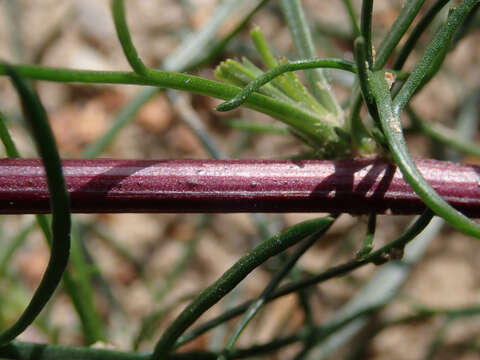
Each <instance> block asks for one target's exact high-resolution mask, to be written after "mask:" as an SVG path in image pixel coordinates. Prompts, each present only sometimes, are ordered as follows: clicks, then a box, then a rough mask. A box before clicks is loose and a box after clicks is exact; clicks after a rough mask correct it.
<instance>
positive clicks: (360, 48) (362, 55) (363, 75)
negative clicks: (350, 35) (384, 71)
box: [354, 37, 378, 121]
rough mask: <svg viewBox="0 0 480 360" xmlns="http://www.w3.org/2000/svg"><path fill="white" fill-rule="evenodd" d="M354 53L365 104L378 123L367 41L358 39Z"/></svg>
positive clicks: (361, 38)
mask: <svg viewBox="0 0 480 360" xmlns="http://www.w3.org/2000/svg"><path fill="white" fill-rule="evenodd" d="M354 53H355V62H356V63H357V69H358V70H357V71H358V82H359V84H360V89H361V91H362V96H363V99H364V100H365V104H367V108H368V112H369V113H370V116H371V117H372V118H373V119H375V120H377V121H378V113H377V108H376V106H375V101H374V100H373V94H372V91H371V90H370V87H369V86H368V79H369V76H370V75H369V69H368V66H369V65H368V64H369V62H368V61H367V53H368V51H367V48H366V41H365V39H364V38H363V37H358V38H356V39H355V42H354Z"/></svg>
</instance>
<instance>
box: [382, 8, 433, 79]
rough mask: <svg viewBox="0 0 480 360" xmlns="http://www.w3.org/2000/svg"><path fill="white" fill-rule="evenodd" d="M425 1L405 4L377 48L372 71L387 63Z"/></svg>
mask: <svg viewBox="0 0 480 360" xmlns="http://www.w3.org/2000/svg"><path fill="white" fill-rule="evenodd" d="M424 3H425V0H411V1H407V2H405V4H404V6H403V7H402V11H401V12H400V14H399V15H398V18H397V19H396V20H395V22H394V23H393V25H392V27H391V28H390V30H389V31H388V33H387V35H386V36H385V38H384V39H383V40H382V42H381V43H380V45H379V47H378V51H377V54H376V56H375V63H374V64H373V69H374V70H379V69H381V68H382V67H383V66H384V65H385V64H386V63H387V61H388V58H389V57H390V55H391V54H392V53H393V51H394V50H395V48H396V46H397V45H398V43H399V42H400V39H401V38H402V36H403V35H404V34H405V33H406V31H407V29H408V28H409V26H410V24H411V23H412V22H413V19H415V17H416V16H417V14H418V12H419V11H420V9H421V7H422V6H423V4H424Z"/></svg>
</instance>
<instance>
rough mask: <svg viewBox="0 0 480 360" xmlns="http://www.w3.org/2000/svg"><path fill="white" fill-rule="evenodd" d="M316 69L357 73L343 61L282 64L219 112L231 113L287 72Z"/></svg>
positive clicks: (350, 64) (255, 81) (323, 59)
mask: <svg viewBox="0 0 480 360" xmlns="http://www.w3.org/2000/svg"><path fill="white" fill-rule="evenodd" d="M316 68H330V69H339V70H345V71H350V72H352V73H356V72H357V67H356V66H355V64H353V63H351V62H350V61H347V60H342V59H332V58H320V59H312V60H310V59H309V60H297V61H289V62H287V63H285V64H281V65H278V66H276V67H274V68H272V69H271V70H269V71H267V72H266V73H264V74H263V75H261V76H259V77H257V78H256V79H255V80H253V81H251V82H249V83H248V85H247V86H245V87H244V88H243V89H242V91H241V92H240V93H238V94H237V95H236V96H235V97H234V98H232V99H230V100H228V101H226V102H224V103H222V104H220V105H218V106H217V110H218V111H229V110H233V109H235V108H237V107H239V106H240V105H242V104H243V103H245V102H246V101H247V100H248V98H249V97H250V95H251V94H252V93H253V92H255V91H257V90H258V89H259V88H261V87H262V86H263V85H265V84H267V83H268V82H270V81H272V80H273V79H275V78H276V77H278V76H280V75H282V74H284V73H286V72H290V71H297V70H306V69H316Z"/></svg>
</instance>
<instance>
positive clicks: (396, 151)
mask: <svg viewBox="0 0 480 360" xmlns="http://www.w3.org/2000/svg"><path fill="white" fill-rule="evenodd" d="M372 89H373V93H374V96H375V100H376V102H377V107H378V112H379V115H380V121H381V124H382V128H383V132H384V134H385V137H386V138H387V141H388V145H389V148H390V150H391V154H392V157H393V159H394V160H395V163H396V164H397V165H398V166H399V168H400V169H401V170H402V174H403V176H404V178H405V180H406V181H407V182H408V183H409V184H410V185H411V186H412V188H414V189H415V192H416V193H417V194H418V195H419V196H420V197H421V198H422V200H423V201H424V202H425V204H427V206H428V207H429V208H431V209H432V210H433V211H435V213H436V214H437V215H439V216H441V217H443V218H444V219H445V220H446V221H447V222H449V223H450V224H451V225H453V226H454V227H456V228H457V229H458V230H460V231H463V232H465V233H466V234H469V235H472V236H474V237H476V238H480V225H478V224H477V223H476V222H475V221H473V220H471V219H469V218H467V217H466V216H465V215H463V214H462V213H460V212H458V211H457V210H455V209H454V208H452V207H451V206H450V205H449V204H448V203H447V202H446V201H445V200H444V199H443V198H442V196H441V195H439V194H438V192H436V191H435V190H434V189H433V188H432V186H431V184H429V181H428V180H426V179H425V178H424V177H423V176H422V174H421V173H420V171H419V169H418V168H417V166H416V165H415V163H414V162H413V159H412V157H411V155H410V154H409V152H408V148H407V145H406V143H405V139H404V137H403V133H402V128H401V124H400V119H399V116H398V112H395V111H394V105H393V103H392V98H391V96H390V90H389V88H388V85H387V82H386V80H385V77H384V75H383V74H382V73H375V74H374V75H373V76H372Z"/></svg>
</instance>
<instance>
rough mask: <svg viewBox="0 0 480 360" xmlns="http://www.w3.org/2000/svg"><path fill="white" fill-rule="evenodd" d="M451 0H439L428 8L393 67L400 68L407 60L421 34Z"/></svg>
mask: <svg viewBox="0 0 480 360" xmlns="http://www.w3.org/2000/svg"><path fill="white" fill-rule="evenodd" d="M448 2H449V0H437V1H436V2H435V4H433V6H432V7H431V8H430V9H428V11H427V12H426V13H425V15H423V16H422V18H421V19H420V21H419V22H418V24H417V25H416V26H415V27H414V28H413V30H412V32H411V33H410V35H409V36H408V39H407V41H406V42H405V44H404V45H403V46H402V48H401V50H400V52H399V54H398V56H397V59H396V60H395V63H394V64H393V69H395V70H400V69H401V68H402V67H403V65H404V64H405V62H406V61H407V58H408V56H409V55H410V53H411V52H412V50H413V48H414V47H415V45H416V44H417V42H418V39H420V36H421V35H422V34H423V33H424V32H425V30H426V29H427V27H428V26H429V25H430V23H431V22H432V21H433V19H434V18H435V16H436V15H437V14H438V13H439V12H440V10H442V8H443V7H444V6H445V5H447V4H448Z"/></svg>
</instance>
